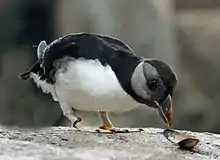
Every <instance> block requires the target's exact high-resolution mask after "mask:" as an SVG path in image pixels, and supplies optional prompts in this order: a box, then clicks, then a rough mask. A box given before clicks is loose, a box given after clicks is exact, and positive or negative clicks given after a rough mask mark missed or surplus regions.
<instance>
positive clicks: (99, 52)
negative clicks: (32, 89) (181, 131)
mask: <svg viewBox="0 0 220 160" xmlns="http://www.w3.org/2000/svg"><path fill="white" fill-rule="evenodd" d="M36 50H37V51H36V52H37V60H36V62H35V63H34V64H32V65H31V66H29V68H27V69H26V70H25V71H23V72H21V73H19V74H18V77H19V78H20V79H21V80H23V81H28V80H33V82H34V83H35V84H36V86H37V87H39V88H41V90H42V92H43V93H45V94H50V95H51V98H52V99H53V100H54V101H56V102H57V103H59V105H60V107H61V109H62V112H63V115H64V116H65V117H66V118H67V119H68V120H69V121H70V122H71V125H72V126H73V127H74V128H76V129H77V130H80V131H89V132H101V133H102V132H103V133H106V132H107V133H109V132H114V133H115V132H120V133H121V132H123V133H125V132H139V131H142V129H141V128H140V129H131V128H130V129H124V128H119V127H115V126H114V125H113V123H112V122H111V120H110V118H109V113H110V112H125V111H129V110H132V109H135V108H137V107H138V106H140V105H144V106H146V107H151V108H154V109H156V110H157V111H158V113H159V114H158V115H159V117H160V118H161V119H162V121H163V122H164V123H165V125H166V126H167V127H170V126H171V124H172V119H173V109H172V96H173V92H174V89H175V86H176V84H177V76H176V74H175V71H174V69H173V68H171V66H170V65H169V64H168V63H167V62H165V61H163V60H160V59H156V58H146V57H143V56H139V55H137V54H136V53H135V52H134V50H133V49H132V48H131V47H130V46H129V45H128V44H126V43H125V42H124V41H122V40H120V39H118V38H115V37H111V36H108V35H102V34H95V33H86V32H80V33H70V34H67V35H64V36H61V37H58V38H57V39H55V40H53V41H52V42H51V43H49V44H47V42H46V41H45V40H42V41H41V42H39V44H38V45H37V49H36ZM74 110H81V111H92V112H94V111H95V112H98V113H99V115H100V119H101V121H102V125H101V126H97V127H90V126H86V125H83V123H82V122H83V121H82V118H80V117H77V116H75V115H74Z"/></svg>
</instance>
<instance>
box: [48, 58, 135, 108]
mask: <svg viewBox="0 0 220 160" xmlns="http://www.w3.org/2000/svg"><path fill="white" fill-rule="evenodd" d="M50 88H55V90H56V92H54V90H53V91H51V93H52V95H53V97H54V99H55V100H58V101H59V102H61V103H62V102H65V103H67V104H68V105H69V106H71V107H73V108H75V109H77V110H85V111H99V110H101V111H127V110H131V109H134V108H136V107H138V105H139V104H138V103H137V102H136V101H134V100H133V99H132V98H131V97H130V96H129V95H128V94H127V93H126V92H125V91H124V90H123V89H122V88H121V86H120V84H119V82H118V80H117V78H116V76H115V74H114V72H113V71H112V70H111V68H110V67H109V66H107V67H103V66H102V65H101V63H100V62H99V61H98V60H96V61H95V60H74V61H70V62H69V64H68V67H67V69H66V70H65V71H64V72H62V70H59V71H58V72H57V73H56V83H55V87H50Z"/></svg>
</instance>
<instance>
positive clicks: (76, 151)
mask: <svg viewBox="0 0 220 160" xmlns="http://www.w3.org/2000/svg"><path fill="white" fill-rule="evenodd" d="M162 131H163V130H162V129H157V128H145V131H143V132H141V133H126V134H99V133H86V132H79V131H76V130H74V129H73V128H69V127H53V128H41V129H27V128H26V129H21V128H12V127H11V128H8V127H1V128H0V159H7V160H11V159H22V160H26V159H28V160H29V159H31V160H32V159H34V160H35V159H37V160H38V159H44V160H45V159H46V160H48V159H56V160H57V159H65V160H68V159H76V160H85V159H88V160H93V159H99V160H113V159H120V160H123V159H138V160H139V159H140V160H142V159H146V160H148V159H154V160H160V159H169V160H172V159H175V160H183V159H188V160H191V159H220V135H217V134H212V133H195V132H188V133H190V134H192V135H194V136H196V137H198V138H199V139H200V143H199V144H198V145H197V146H196V147H195V148H194V150H193V151H184V150H180V149H179V148H178V147H177V146H174V145H172V144H171V143H170V142H169V141H167V140H166V139H165V138H164V137H163V135H162V134H161V132H162Z"/></svg>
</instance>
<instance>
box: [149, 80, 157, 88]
mask: <svg viewBox="0 0 220 160" xmlns="http://www.w3.org/2000/svg"><path fill="white" fill-rule="evenodd" d="M147 85H148V87H149V89H150V90H155V89H156V88H157V86H158V81H157V80H156V79H153V80H149V81H148V82H147Z"/></svg>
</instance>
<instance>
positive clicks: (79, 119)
mask: <svg viewBox="0 0 220 160" xmlns="http://www.w3.org/2000/svg"><path fill="white" fill-rule="evenodd" d="M81 121H82V118H80V117H77V120H76V121H75V122H73V127H74V128H77V127H76V125H77V123H79V122H81Z"/></svg>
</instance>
